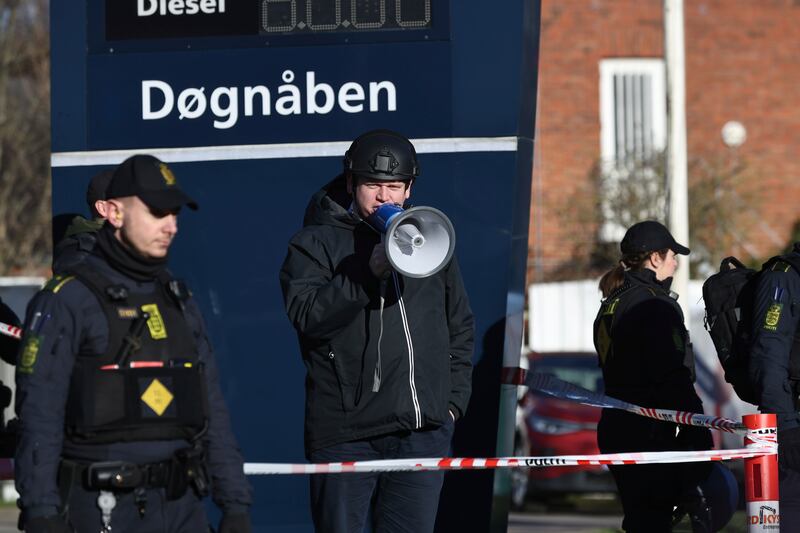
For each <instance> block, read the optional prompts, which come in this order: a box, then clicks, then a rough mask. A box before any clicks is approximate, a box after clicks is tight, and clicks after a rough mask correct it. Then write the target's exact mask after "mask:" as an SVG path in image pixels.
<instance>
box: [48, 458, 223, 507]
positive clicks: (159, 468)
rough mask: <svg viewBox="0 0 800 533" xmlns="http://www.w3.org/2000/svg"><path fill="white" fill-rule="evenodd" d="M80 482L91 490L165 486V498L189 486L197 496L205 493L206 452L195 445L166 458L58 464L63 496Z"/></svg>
mask: <svg viewBox="0 0 800 533" xmlns="http://www.w3.org/2000/svg"><path fill="white" fill-rule="evenodd" d="M74 485H80V486H82V487H84V488H85V489H87V490H91V491H108V492H114V493H119V492H132V491H133V492H142V491H143V490H146V489H164V490H165V493H166V498H167V499H168V500H177V499H179V498H181V497H183V495H184V494H186V491H187V490H188V489H189V488H190V487H191V488H192V489H193V490H194V491H195V493H196V494H197V496H198V497H199V498H203V497H205V496H206V495H207V494H208V472H207V470H206V465H205V454H204V453H203V451H202V450H200V449H196V448H186V449H183V450H178V451H177V452H175V454H174V455H173V456H172V457H171V458H170V459H167V460H165V461H159V462H156V463H147V464H136V463H130V462H125V461H105V462H97V463H88V464H87V463H79V462H75V461H70V460H68V459H65V460H62V461H61V465H60V467H59V486H60V487H61V492H62V494H64V495H66V496H67V498H65V499H64V502H65V503H66V502H67V501H68V494H69V491H70V490H71V488H72V486H74Z"/></svg>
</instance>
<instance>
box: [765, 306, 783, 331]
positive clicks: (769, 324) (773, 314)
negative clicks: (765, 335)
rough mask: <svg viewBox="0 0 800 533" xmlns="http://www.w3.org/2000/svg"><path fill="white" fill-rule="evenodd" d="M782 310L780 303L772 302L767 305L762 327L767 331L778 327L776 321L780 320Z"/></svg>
mask: <svg viewBox="0 0 800 533" xmlns="http://www.w3.org/2000/svg"><path fill="white" fill-rule="evenodd" d="M782 310H783V304H782V303H778V302H773V303H772V305H770V306H769V309H768V310H767V314H766V315H764V329H766V330H767V331H776V330H777V329H778V322H780V320H781V311H782Z"/></svg>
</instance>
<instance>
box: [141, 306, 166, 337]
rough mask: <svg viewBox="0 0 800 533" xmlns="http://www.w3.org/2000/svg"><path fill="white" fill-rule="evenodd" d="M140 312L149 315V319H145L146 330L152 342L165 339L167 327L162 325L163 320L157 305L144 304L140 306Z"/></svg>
mask: <svg viewBox="0 0 800 533" xmlns="http://www.w3.org/2000/svg"><path fill="white" fill-rule="evenodd" d="M142 311H144V312H145V313H148V314H149V315H150V318H148V319H147V329H149V330H150V337H152V338H153V340H159V339H166V338H167V327H166V325H164V319H163V318H161V312H160V311H159V310H158V305H156V304H145V305H143V306H142Z"/></svg>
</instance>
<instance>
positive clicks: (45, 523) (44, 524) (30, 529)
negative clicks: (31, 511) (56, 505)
mask: <svg viewBox="0 0 800 533" xmlns="http://www.w3.org/2000/svg"><path fill="white" fill-rule="evenodd" d="M25 531H26V532H27V533H72V528H71V527H70V526H68V525H67V523H66V522H65V521H64V519H63V518H62V517H60V516H58V515H53V516H37V517H36V518H28V519H27V520H25Z"/></svg>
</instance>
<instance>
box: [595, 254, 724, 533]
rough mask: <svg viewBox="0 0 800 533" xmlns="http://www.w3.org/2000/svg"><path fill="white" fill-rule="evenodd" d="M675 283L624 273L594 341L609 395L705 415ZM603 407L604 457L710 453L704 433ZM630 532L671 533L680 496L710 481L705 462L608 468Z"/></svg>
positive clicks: (600, 433) (600, 437) (639, 273)
mask: <svg viewBox="0 0 800 533" xmlns="http://www.w3.org/2000/svg"><path fill="white" fill-rule="evenodd" d="M670 283H671V280H667V281H664V282H660V281H659V280H658V279H657V278H656V275H655V272H653V271H652V270H649V269H642V270H637V271H627V272H625V280H624V283H623V285H622V286H621V287H620V288H619V289H617V290H616V291H614V292H613V293H612V294H610V295H609V296H608V297H607V298H606V299H605V300H603V303H602V305H601V307H600V311H599V312H598V314H597V318H596V320H595V323H594V343H595V348H596V350H597V353H598V356H599V358H600V366H601V368H602V370H603V379H604V381H605V387H606V393H607V394H608V395H609V396H611V397H614V398H618V399H620V400H624V401H627V402H630V403H633V404H636V405H639V406H642V407H651V408H657V409H673V410H679V411H688V412H692V413H702V412H703V405H702V402H701V400H700V398H699V397H698V396H697V393H696V391H695V390H694V386H693V381H694V360H693V357H692V355H691V345H690V343H689V339H688V333H687V332H686V328H685V327H684V325H683V313H682V311H681V308H680V306H679V305H678V303H677V302H676V301H675V299H674V298H672V297H671V294H670V291H669V286H670ZM677 427H678V426H677V425H676V424H674V423H671V422H665V421H660V420H654V419H650V418H646V417H642V416H639V415H636V414H633V413H628V412H626V411H621V410H617V409H603V412H602V415H601V418H600V422H599V423H598V427H597V441H598V445H599V448H600V451H601V452H602V453H620V452H644V451H668V450H686V449H695V450H701V449H710V448H711V446H712V441H711V434H710V432H709V431H708V429H706V428H699V427H690V426H680V430H679V431H678V432H677V434H676V429H677ZM610 469H611V473H612V474H613V476H614V479H615V481H616V484H617V488H618V490H619V494H620V499H621V500H622V506H623V509H624V512H625V518H624V520H623V529H625V530H626V531H629V532H648V533H650V532H659V531H670V530H671V523H672V514H673V507H674V506H675V505H678V503H679V502H680V500H681V497H682V493H683V492H684V491H685V490H686V489H687V488H689V487H692V486H696V485H697V483H698V482H699V481H701V480H703V479H705V478H706V477H707V476H708V472H709V466H708V465H707V464H702V463H700V464H693V463H687V464H681V465H626V466H611V467H610Z"/></svg>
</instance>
